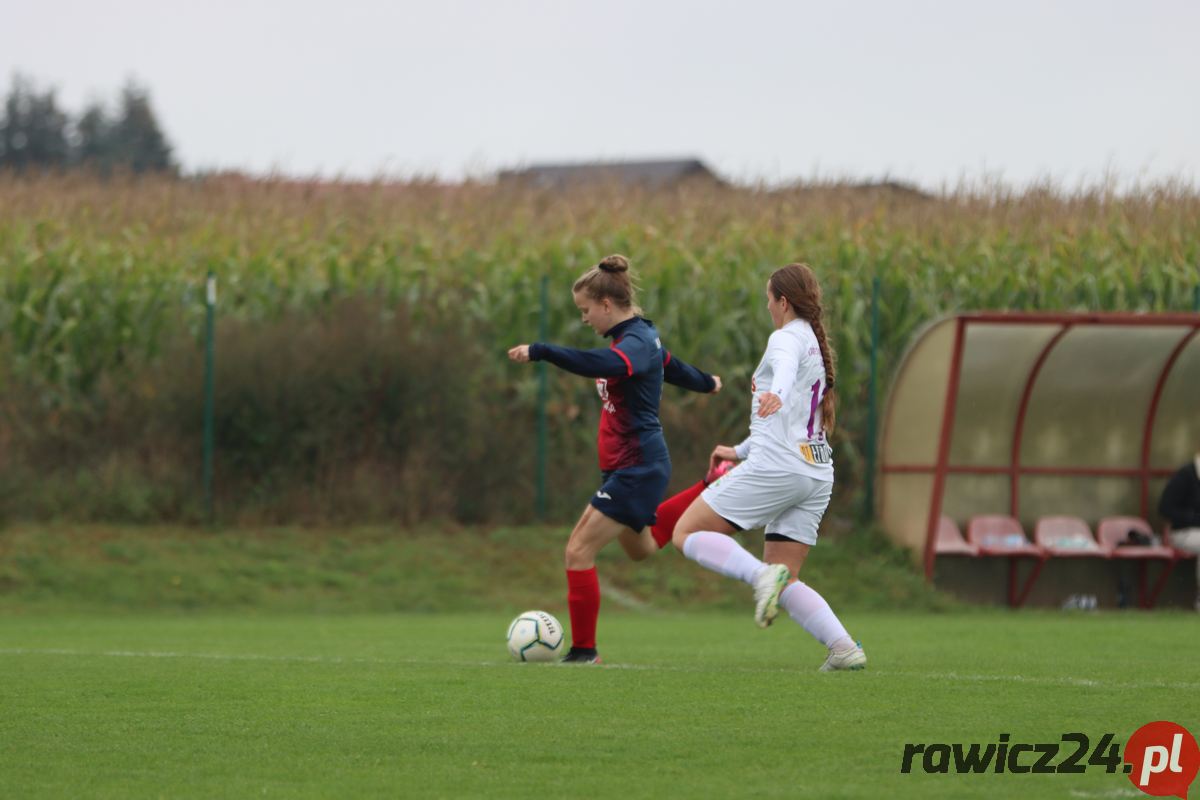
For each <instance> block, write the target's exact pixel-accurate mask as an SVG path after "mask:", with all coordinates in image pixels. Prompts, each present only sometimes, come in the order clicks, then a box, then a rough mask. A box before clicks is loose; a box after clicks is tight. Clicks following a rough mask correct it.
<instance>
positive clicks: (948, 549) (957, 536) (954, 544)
mask: <svg viewBox="0 0 1200 800" xmlns="http://www.w3.org/2000/svg"><path fill="white" fill-rule="evenodd" d="M933 547H934V550H935V551H936V552H937V554H938V555H939V556H972V557H975V556H978V555H979V548H978V547H976V546H975V545H973V544H970V543H968V542H967V540H966V539H964V538H963V535H962V531H960V530H959V529H958V525H956V524H955V523H954V520H952V519H950V518H949V517H947V516H945V515H944V514H943V515H942V517H941V518H940V519H939V520H938V527H937V540H936V541H935V542H934V545H933Z"/></svg>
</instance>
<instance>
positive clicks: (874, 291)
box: [862, 275, 879, 520]
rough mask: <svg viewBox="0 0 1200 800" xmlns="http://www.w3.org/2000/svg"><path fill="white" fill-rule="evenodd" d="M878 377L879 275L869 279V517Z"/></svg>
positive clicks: (867, 515) (866, 514)
mask: <svg viewBox="0 0 1200 800" xmlns="http://www.w3.org/2000/svg"><path fill="white" fill-rule="evenodd" d="M878 377H879V276H878V275H876V276H875V277H874V279H872V281H871V378H870V382H869V383H868V384H867V475H866V478H867V481H866V491H864V492H863V508H862V516H863V519H864V520H869V519H871V517H872V516H874V514H875V457H876V453H875V446H876V439H877V438H878V436H877V425H878V419H877V417H876V408H875V407H876V405H877V404H876V402H875V397H876V390H877V382H878Z"/></svg>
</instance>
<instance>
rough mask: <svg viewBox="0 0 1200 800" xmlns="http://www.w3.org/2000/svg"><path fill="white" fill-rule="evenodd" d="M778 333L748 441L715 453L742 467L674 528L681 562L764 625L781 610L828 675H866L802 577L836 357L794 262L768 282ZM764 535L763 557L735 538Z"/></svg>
mask: <svg viewBox="0 0 1200 800" xmlns="http://www.w3.org/2000/svg"><path fill="white" fill-rule="evenodd" d="M767 310H768V311H769V312H770V314H771V321H772V322H773V323H774V324H775V332H774V333H772V334H771V338H770V339H768V341H767V350H766V353H764V354H763V358H762V361H761V362H760V363H759V365H758V369H756V370H755V371H754V382H753V383H752V384H751V387H750V388H751V392H752V400H751V405H750V436H749V437H748V438H747V439H746V440H745V441H743V442H742V443H741V444H739V445H737V446H736V447H729V446H726V445H718V446H717V448H716V449H714V450H713V454H712V459H711V461H712V462H713V463H714V464H716V463H718V462H720V461H735V460H740V461H741V462H742V463H741V464H740V465H739V466H738V468H737V469H735V470H732V471H730V472H729V473H727V474H726V475H725V476H724V477H722V478H721V479H720V480H718V481H716V482H715V483H713V484H712V485H711V486H709V487H708V488H707V489H705V490H704V492H703V493H702V494H701V495H700V496H699V497H697V498H696V499H695V500H694V501H693V502H692V504H691V505H690V506H689V507H688V509H687V511H685V512H684V513H683V516H682V517H681V518H680V520H679V523H678V524H677V525H676V526H675V532H674V537H673V542H674V544H675V547H676V548H678V549H679V551H680V552H682V553H683V554H684V555H685V556H687V557H688V558H690V559H692V560H693V561H696V562H697V563H699V564H700V565H701V566H704V567H707V568H708V569H711V570H713V571H715V572H719V573H721V574H722V575H727V576H729V577H731V578H738V579H740V580H742V581H745V582H746V583H748V584H750V585H751V586H753V587H754V598H755V611H754V619H755V622H757V623H758V625H759V626H760V627H764V628H765V627H767V626H768V625H770V624H771V621H772V620H773V619H774V618H775V616H776V614H777V613H778V609H779V606H781V605H782V606H783V607H784V608H785V609H786V610H787V612H788V614H789V615H790V616H791V617H792V619H794V620H795V621H796V622H797V623H799V624H800V625H801V626H802V627H803V628H804V629H805V630H806V631H808V632H809V633H810V634H812V635H813V636H814V637H815V638H816V639H817V640H818V641H820V642H821V643H822V644H824V645H825V646H826V647H827V648H828V650H829V654H828V657H827V658H826V659H825V663H824V664H822V666H821V670H822V671H826V672H828V671H831V670H839V669H862V668H863V667H864V666H865V665H866V661H867V657H866V654H864V653H863V650H862V647H861V646H860V645H859V644H858V643H857V642H855V641H854V639H853V638H851V636H850V634H849V633H847V632H846V628H845V627H844V626H843V625H842V623H841V621H840V620H839V619H838V618H837V615H836V614H834V613H833V609H831V608H830V607H829V603H827V602H825V599H824V598H823V597H821V595H820V594H818V593H817V592H816V591H815V590H814V589H812V587H810V586H808V585H806V584H804V583H801V582H800V581H799V580H798V579H797V575H798V574H799V572H800V568H801V567H802V566H803V565H804V561H805V559H806V558H807V557H808V550H809V548H810V547H811V546H812V545H814V544H816V543H817V528H818V526H819V525H820V523H821V517H822V516H823V515H824V513H825V509H826V508H827V507H828V506H829V498H830V495H831V494H832V491H833V451H832V448H830V446H829V442H828V441H827V439H826V435H827V433H828V432H830V431H832V430H833V424H834V393H833V385H834V377H835V375H834V362H833V359H834V353H833V349H832V348H831V347H830V346H829V342H828V340H827V337H826V335H825V327H824V324H823V322H822V320H821V317H822V309H821V287H820V284H818V283H817V278H816V275H815V274H814V273H813V271H812V269H811V268H810V267H809V266H808V265H806V264H788V265H787V266H786V267H783V268H781V269H778V270H776V271H775V272H774V273H773V274H772V275H771V279H770V280H769V281H768V282H767ZM759 527H762V528H765V531H766V541H765V543H764V545H763V558H762V560H759V559H758V558H755V557H754V556H753V555H751V554H750V553H749V552H747V551H746V550H745V549H744V548H743V547H742V546H741V545H740V544H738V542H737V541H736V540H735V539H733V537H732V536H730V535H729V534H732V533H733V532H734V531H737V530H748V529H750V528H759Z"/></svg>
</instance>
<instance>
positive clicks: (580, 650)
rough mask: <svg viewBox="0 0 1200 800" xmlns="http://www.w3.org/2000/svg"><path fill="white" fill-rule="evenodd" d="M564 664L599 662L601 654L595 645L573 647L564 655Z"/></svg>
mask: <svg viewBox="0 0 1200 800" xmlns="http://www.w3.org/2000/svg"><path fill="white" fill-rule="evenodd" d="M561 663H563V664H599V663H600V654H599V653H597V652H596V648H594V647H572V648H571V649H570V650H569V651H567V654H566V655H565V656H563V659H562V662H561Z"/></svg>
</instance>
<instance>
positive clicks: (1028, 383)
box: [1008, 323, 1072, 517]
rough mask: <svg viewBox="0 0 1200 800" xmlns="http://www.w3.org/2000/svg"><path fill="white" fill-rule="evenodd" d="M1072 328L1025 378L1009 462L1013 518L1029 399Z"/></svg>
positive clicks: (1061, 330)
mask: <svg viewBox="0 0 1200 800" xmlns="http://www.w3.org/2000/svg"><path fill="white" fill-rule="evenodd" d="M1071 327H1072V326H1071V324H1070V323H1067V324H1066V325H1063V326H1062V327H1061V328H1059V329H1058V333H1056V334H1054V335H1053V336H1051V337H1050V340H1049V341H1048V342H1046V344H1045V346H1044V347H1042V352H1040V353H1038V357H1037V360H1036V361H1034V362H1033V367H1032V368H1031V369H1030V370H1029V375H1028V376H1027V377H1026V378H1025V389H1024V390H1023V391H1022V392H1021V404H1020V405H1019V406H1017V423H1016V425H1014V426H1013V440H1012V460H1011V461H1010V462H1009V467H1010V469H1011V471H1012V479H1011V482H1010V485H1009V493H1008V514H1009V516H1012V517H1015V516H1017V509H1018V508H1020V506H1021V503H1020V492H1021V476H1020V474H1019V473H1018V472H1017V467H1019V466H1020V465H1021V435H1022V434H1023V433H1024V432H1025V414H1026V412H1028V411H1029V398H1030V397H1032V396H1033V385H1034V384H1035V383H1037V379H1038V375H1039V374H1041V371H1042V366H1043V365H1044V364H1045V363H1046V359H1047V358H1049V357H1050V351H1051V350H1053V349H1054V346H1055V345H1057V344H1058V343H1059V342H1060V341H1062V338H1063V337H1064V336H1066V335H1067V331H1069V330H1071Z"/></svg>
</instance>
